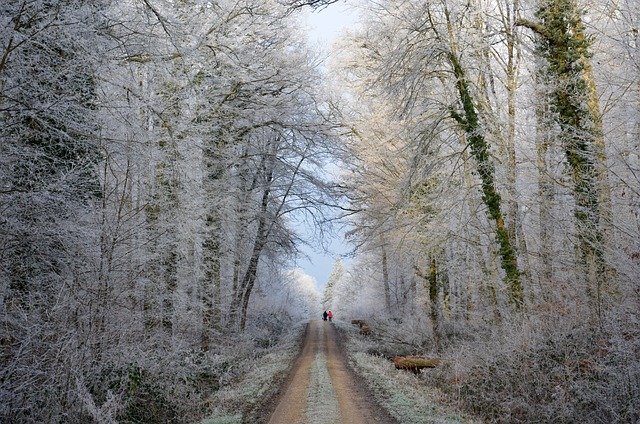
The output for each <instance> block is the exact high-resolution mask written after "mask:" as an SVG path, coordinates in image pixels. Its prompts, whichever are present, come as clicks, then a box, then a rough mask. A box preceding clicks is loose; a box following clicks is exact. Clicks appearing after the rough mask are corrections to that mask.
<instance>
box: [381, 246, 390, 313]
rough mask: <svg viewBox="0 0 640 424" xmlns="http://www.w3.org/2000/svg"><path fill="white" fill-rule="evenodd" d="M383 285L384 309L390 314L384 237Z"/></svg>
mask: <svg viewBox="0 0 640 424" xmlns="http://www.w3.org/2000/svg"><path fill="white" fill-rule="evenodd" d="M382 284H383V286H384V307H385V309H386V311H387V312H388V313H389V312H391V289H390V288H389V263H388V258H387V247H386V245H385V241H384V237H382Z"/></svg>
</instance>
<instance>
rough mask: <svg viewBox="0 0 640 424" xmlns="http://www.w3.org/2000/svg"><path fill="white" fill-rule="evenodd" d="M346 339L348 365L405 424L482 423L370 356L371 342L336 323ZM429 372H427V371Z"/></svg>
mask: <svg viewBox="0 0 640 424" xmlns="http://www.w3.org/2000/svg"><path fill="white" fill-rule="evenodd" d="M337 325H338V327H339V328H340V331H341V332H343V334H346V335H347V351H348V355H349V363H350V365H351V367H352V368H353V369H354V371H355V372H356V373H358V374H359V375H360V376H361V377H363V378H364V379H365V380H366V381H367V383H368V385H369V387H370V388H371V389H372V391H373V392H374V394H375V397H376V400H377V401H378V403H380V404H381V405H382V406H383V407H384V408H385V409H387V411H389V413H390V414H391V415H392V416H393V417H395V418H396V419H397V420H398V421H399V422H400V423H402V424H450V423H473V422H481V421H479V420H474V419H472V418H470V417H468V416H465V415H463V414H462V413H460V412H459V411H456V410H455V408H454V407H453V406H449V405H447V404H446V398H445V397H444V395H443V394H442V393H441V392H439V391H438V390H437V389H435V388H433V387H429V386H427V385H425V384H424V382H423V381H422V380H421V379H420V378H419V377H417V376H415V375H414V374H412V373H408V372H406V371H399V370H396V369H395V366H394V365H393V363H392V362H391V361H389V360H388V359H385V358H383V357H380V356H375V355H370V354H367V353H365V352H367V351H368V350H369V348H370V341H369V340H367V339H366V338H363V337H362V336H360V335H358V334H357V331H356V330H355V329H354V327H352V326H350V325H348V324H344V323H337ZM425 372H428V371H425Z"/></svg>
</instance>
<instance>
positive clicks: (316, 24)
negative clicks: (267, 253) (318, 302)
mask: <svg viewBox="0 0 640 424" xmlns="http://www.w3.org/2000/svg"><path fill="white" fill-rule="evenodd" d="M306 21H307V22H306V23H307V26H308V27H309V32H308V35H309V41H310V42H311V43H312V44H314V43H317V44H320V45H321V46H322V48H323V49H324V50H325V51H326V52H328V51H329V48H330V47H331V44H332V43H333V41H334V40H335V39H336V37H338V36H339V34H340V33H341V32H342V31H343V30H344V29H349V28H351V27H352V26H353V25H355V22H356V21H357V19H356V11H355V9H353V8H351V7H349V6H348V5H347V2H346V1H339V2H337V3H334V4H332V5H329V6H328V7H326V8H324V9H321V10H317V11H313V12H312V11H311V10H308V11H307V12H306ZM310 231H312V230H310ZM330 249H331V250H333V251H334V252H333V253H334V254H325V253H323V252H315V251H313V249H311V248H305V249H304V252H305V253H306V254H307V255H308V256H309V260H306V259H303V258H299V261H298V264H297V266H298V267H299V268H301V269H302V270H303V271H304V272H305V273H306V274H308V275H310V276H312V277H313V278H315V280H316V286H317V287H318V288H319V289H320V290H322V288H323V287H324V285H325V283H326V282H327V280H328V279H329V275H330V274H331V271H332V269H333V264H334V262H335V260H336V258H337V255H339V254H342V253H346V250H347V248H346V246H345V245H344V243H343V240H342V236H341V235H340V236H337V238H336V239H334V240H333V241H332V243H331V245H330Z"/></svg>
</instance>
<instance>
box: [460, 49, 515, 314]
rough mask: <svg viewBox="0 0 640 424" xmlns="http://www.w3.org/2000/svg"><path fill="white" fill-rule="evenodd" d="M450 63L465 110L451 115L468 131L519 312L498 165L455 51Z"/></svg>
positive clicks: (511, 248)
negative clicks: (497, 181) (496, 177)
mask: <svg viewBox="0 0 640 424" xmlns="http://www.w3.org/2000/svg"><path fill="white" fill-rule="evenodd" d="M449 60H450V63H451V65H452V67H453V71H454V75H455V77H456V87H457V89H458V94H459V96H460V102H461V104H462V108H463V115H460V114H459V113H457V112H456V111H454V110H452V111H451V116H452V117H453V118H454V119H455V120H456V121H457V122H458V123H459V124H460V126H461V127H462V128H463V129H464V131H465V133H466V135H467V140H468V142H469V147H470V148H471V154H472V155H473V156H474V158H475V160H476V164H477V167H478V174H479V175H480V179H481V183H482V193H483V200H484V202H485V204H486V205H487V208H488V213H489V216H490V218H491V219H492V220H493V221H494V223H495V229H496V238H497V241H498V244H499V246H500V257H501V265H502V269H503V270H504V271H505V273H506V276H505V284H506V286H507V288H508V289H509V301H510V302H511V303H512V304H513V305H514V306H515V307H516V309H518V308H520V307H521V306H522V303H523V299H524V296H523V289H522V281H521V277H520V271H519V269H518V264H517V261H516V255H515V251H514V249H513V246H512V245H511V241H510V239H509V233H508V231H507V228H506V226H505V224H504V219H503V216H502V210H501V197H500V194H499V193H498V192H497V190H496V188H495V182H494V166H493V163H492V162H491V159H490V157H489V146H488V144H487V142H486V140H485V138H484V136H483V135H482V128H481V125H480V121H479V118H478V114H477V112H476V109H475V106H474V105H473V99H472V96H471V92H470V91H469V86H468V83H467V80H466V77H465V74H464V71H463V69H462V66H461V65H460V63H459V61H458V57H457V56H456V54H455V51H452V52H450V54H449Z"/></svg>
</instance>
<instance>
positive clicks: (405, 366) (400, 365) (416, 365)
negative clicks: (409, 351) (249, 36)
mask: <svg viewBox="0 0 640 424" xmlns="http://www.w3.org/2000/svg"><path fill="white" fill-rule="evenodd" d="M393 363H394V364H395V366H396V369H399V370H406V371H411V372H413V373H414V374H418V373H419V372H420V370H422V369H423V368H435V367H436V366H438V365H439V364H440V360H439V359H436V358H427V357H426V356H396V357H395V358H393Z"/></svg>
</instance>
